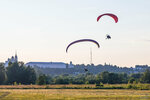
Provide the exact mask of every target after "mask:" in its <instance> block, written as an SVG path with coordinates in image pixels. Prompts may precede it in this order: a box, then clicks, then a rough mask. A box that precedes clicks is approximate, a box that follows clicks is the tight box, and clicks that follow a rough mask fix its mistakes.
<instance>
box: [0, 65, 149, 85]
mask: <svg viewBox="0 0 150 100" xmlns="http://www.w3.org/2000/svg"><path fill="white" fill-rule="evenodd" d="M14 83H15V84H25V85H26V84H38V85H44V84H100V83H103V84H127V83H150V70H148V69H147V70H146V71H145V72H143V73H134V74H129V75H128V74H127V73H113V72H108V71H104V72H101V73H99V74H96V75H95V74H92V73H88V72H87V73H86V72H85V73H82V74H78V75H70V74H63V75H57V76H50V75H45V74H42V73H39V72H38V71H36V70H35V69H34V68H32V67H30V66H25V65H24V63H23V62H15V63H9V65H8V67H4V64H3V63H1V64H0V84H1V85H2V84H6V85H9V84H14Z"/></svg>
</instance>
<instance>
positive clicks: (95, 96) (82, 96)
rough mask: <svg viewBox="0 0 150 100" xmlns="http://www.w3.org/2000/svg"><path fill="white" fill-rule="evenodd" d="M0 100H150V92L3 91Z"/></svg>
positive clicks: (97, 90) (92, 90) (81, 90)
mask: <svg viewBox="0 0 150 100" xmlns="http://www.w3.org/2000/svg"><path fill="white" fill-rule="evenodd" d="M3 93H9V94H8V95H6V96H4V97H1V98H0V100H116V99H117V100H150V91H149V90H126V89H124V90H119V89H115V90H113V89H109V90H108V89H107V90H106V89H2V90H0V95H2V94H3Z"/></svg>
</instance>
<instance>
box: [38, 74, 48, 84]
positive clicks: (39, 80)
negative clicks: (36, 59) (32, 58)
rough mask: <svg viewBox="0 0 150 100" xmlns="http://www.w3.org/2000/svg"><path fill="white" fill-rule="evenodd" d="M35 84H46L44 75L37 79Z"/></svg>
mask: <svg viewBox="0 0 150 100" xmlns="http://www.w3.org/2000/svg"><path fill="white" fill-rule="evenodd" d="M37 84H38V85H45V84H46V76H45V74H43V75H40V76H39V78H38V79H37Z"/></svg>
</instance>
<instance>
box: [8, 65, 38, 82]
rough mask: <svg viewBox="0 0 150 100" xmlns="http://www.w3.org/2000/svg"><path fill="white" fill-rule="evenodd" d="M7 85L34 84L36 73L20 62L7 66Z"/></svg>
mask: <svg viewBox="0 0 150 100" xmlns="http://www.w3.org/2000/svg"><path fill="white" fill-rule="evenodd" d="M6 73H7V77H8V80H7V83H8V84H13V83H14V82H17V83H21V84H34V83H35V80H36V73H35V71H34V69H33V68H31V67H30V66H28V67H26V66H25V65H24V64H23V63H22V62H21V63H20V62H19V63H18V62H15V63H12V64H9V65H8V67H7V71H6Z"/></svg>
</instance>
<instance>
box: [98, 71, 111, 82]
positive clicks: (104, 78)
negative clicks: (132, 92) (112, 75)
mask: <svg viewBox="0 0 150 100" xmlns="http://www.w3.org/2000/svg"><path fill="white" fill-rule="evenodd" d="M100 77H101V79H102V82H103V83H104V84H105V83H108V81H109V80H108V78H109V72H107V71H105V72H102V73H101V74H100Z"/></svg>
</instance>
